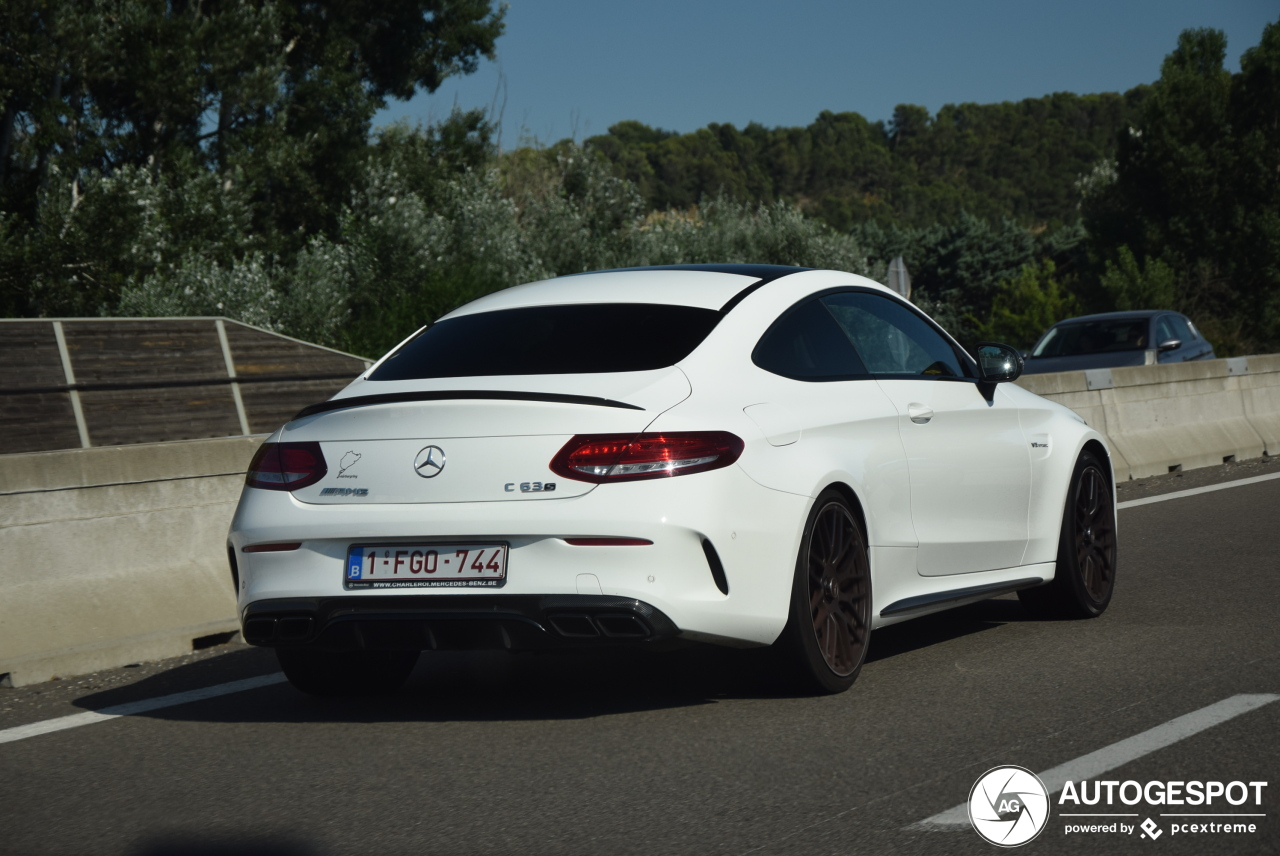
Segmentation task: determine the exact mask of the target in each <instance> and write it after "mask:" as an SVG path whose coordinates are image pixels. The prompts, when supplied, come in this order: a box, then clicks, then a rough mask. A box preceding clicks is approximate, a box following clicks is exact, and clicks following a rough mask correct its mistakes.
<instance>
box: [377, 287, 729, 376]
mask: <svg viewBox="0 0 1280 856" xmlns="http://www.w3.org/2000/svg"><path fill="white" fill-rule="evenodd" d="M719 318H720V313H718V312H716V311H715V310H714V309H701V308H698V307H694V306H670V305H665V304H650V303H591V304H581V303H579V304H573V305H569V306H531V307H524V308H521V309H504V310H502V311H499V312H481V313H477V314H475V315H462V316H459V317H457V318H450V319H448V320H446V321H440V322H439V323H436V324H433V325H431V326H430V327H428V328H427V329H426V330H424V331H422V333H420V334H419V335H418V336H416V337H414V338H413V339H412V340H411V341H410V342H408V343H407V344H406V345H405V346H404V347H402V348H401V349H400V350H398V351H396V352H395V354H393V355H392V356H391V357H389V358H388V359H387V361H386V362H384V363H383V364H382V365H381V366H379V367H378V369H377V370H376V371H375V372H374V373H373V374H371V375H370V376H369V379H370V380H416V379H418V378H432V377H484V376H490V375H541V374H593V373H598V372H641V371H649V370H651V369H660V368H666V367H667V366H672V365H675V364H676V363H678V362H679V361H680V360H683V359H684V358H685V357H687V356H688V355H689V353H690V352H691V351H693V349H694V348H696V347H697V346H698V345H699V343H701V342H702V340H703V339H705V338H706V337H707V334H708V333H710V332H711V329H712V328H713V327H715V325H716V322H717V321H718V320H719Z"/></svg>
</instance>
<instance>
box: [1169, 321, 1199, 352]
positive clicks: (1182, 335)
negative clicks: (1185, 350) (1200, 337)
mask: <svg viewBox="0 0 1280 856" xmlns="http://www.w3.org/2000/svg"><path fill="white" fill-rule="evenodd" d="M1169 323H1170V324H1172V325H1173V335H1174V338H1176V339H1181V340H1182V344H1184V345H1190V344H1191V343H1192V342H1194V341H1195V340H1196V334H1195V331H1194V330H1192V329H1191V322H1190V321H1188V320H1187V319H1186V318H1183V317H1182V316H1181V315H1170V316H1169Z"/></svg>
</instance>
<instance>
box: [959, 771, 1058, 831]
mask: <svg viewBox="0 0 1280 856" xmlns="http://www.w3.org/2000/svg"><path fill="white" fill-rule="evenodd" d="M1048 820H1049V792H1048V791H1047V790H1045V787H1044V782H1042V781H1040V778H1039V777H1038V776H1037V775H1036V774H1035V773H1033V772H1031V771H1030V770H1028V769H1026V768H1024V767H995V768H993V769H990V770H988V771H987V772H985V773H983V774H982V776H981V777H980V778H979V779H978V781H976V782H974V784H973V790H971V791H970V792H969V822H970V823H972V824H973V828H974V829H975V830H977V832H978V834H979V835H981V836H982V837H983V838H985V839H986V840H987V841H990V842H991V843H992V844H997V845H999V846H1001V847H1018V846H1019V845H1022V844H1026V843H1027V842H1028V841H1030V840H1031V839H1033V838H1035V837H1036V836H1037V835H1039V834H1040V830H1042V829H1044V827H1045V824H1046V823H1047V822H1048Z"/></svg>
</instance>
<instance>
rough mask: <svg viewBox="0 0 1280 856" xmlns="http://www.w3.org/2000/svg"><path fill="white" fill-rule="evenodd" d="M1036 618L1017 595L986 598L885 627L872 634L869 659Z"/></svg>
mask: <svg viewBox="0 0 1280 856" xmlns="http://www.w3.org/2000/svg"><path fill="white" fill-rule="evenodd" d="M1032 620H1034V619H1033V618H1032V617H1031V616H1030V615H1029V614H1028V613H1027V611H1026V610H1025V609H1024V608H1023V606H1022V604H1021V603H1019V602H1018V601H1017V599H1016V598H1014V597H1009V598H1001V599H999V600H985V601H982V602H980V603H973V604H970V605H968V606H962V607H959V608H957V609H951V610H947V611H946V612H936V613H934V614H933V615H925V616H921V617H920V618H913V619H911V620H909V621H904V622H902V623H901V624H894V625H891V626H889V627H882V628H880V629H879V630H877V631H876V632H875V633H873V634H871V649H870V650H869V651H868V652H867V662H868V663H874V662H876V661H877V660H885V659H888V658H890V657H897V656H899V655H901V654H906V653H907V652H909V651H917V650H920V649H921V648H928V647H930V646H932V645H940V644H942V643H944V642H949V641H951V640H952V639H959V638H961V637H964V636H972V635H973V634H975V633H981V632H983V631H984V630H994V629H995V628H997V627H1001V626H1003V625H1005V624H1012V623H1014V622H1022V621H1032Z"/></svg>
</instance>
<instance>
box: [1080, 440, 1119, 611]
mask: <svg viewBox="0 0 1280 856" xmlns="http://www.w3.org/2000/svg"><path fill="white" fill-rule="evenodd" d="M1073 513H1074V517H1075V527H1074V528H1075V549H1076V567H1077V570H1078V572H1079V574H1080V577H1081V581H1082V582H1083V583H1084V589H1085V592H1087V593H1088V595H1089V598H1090V599H1091V600H1092V601H1093V602H1094V603H1106V601H1107V600H1108V599H1109V598H1110V596H1111V586H1112V583H1113V582H1114V580H1115V565H1116V528H1115V519H1116V517H1115V511H1114V510H1113V509H1112V507H1111V488H1110V486H1109V485H1108V484H1107V477H1106V476H1104V475H1103V474H1102V470H1100V469H1098V467H1097V466H1096V465H1094V464H1093V463H1090V464H1089V465H1087V466H1085V468H1084V470H1083V472H1081V473H1080V478H1079V479H1078V480H1077V482H1076V491H1075V508H1074V512H1073Z"/></svg>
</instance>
